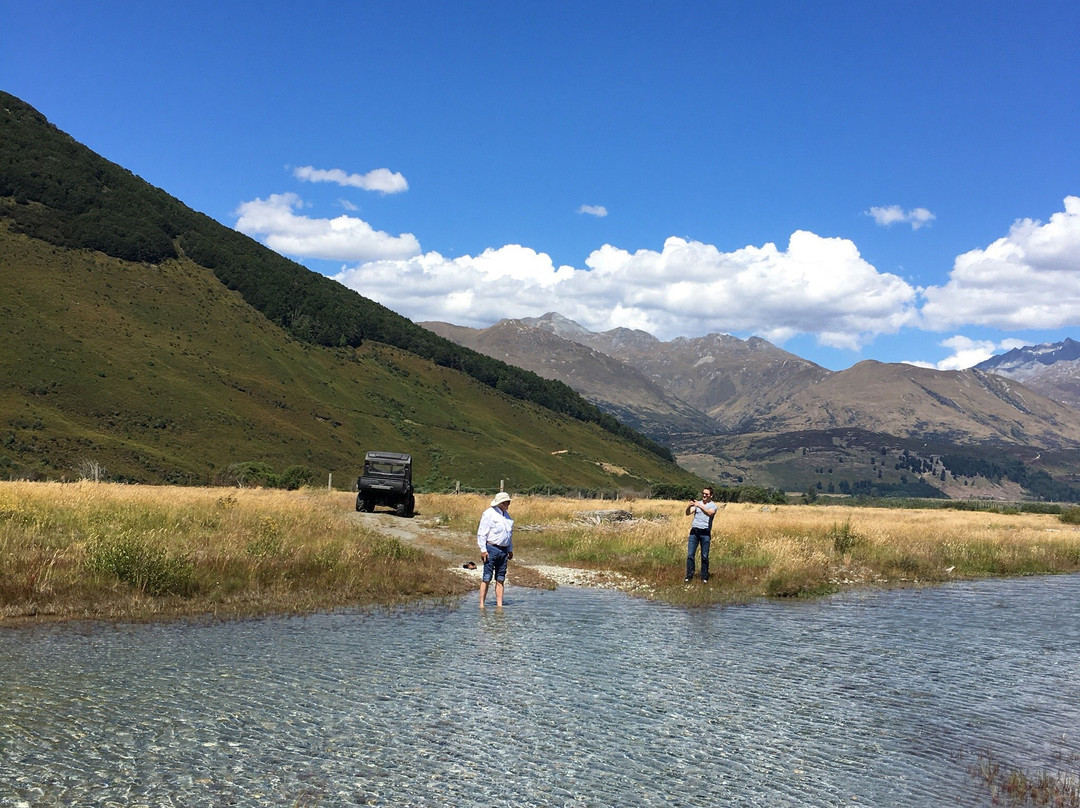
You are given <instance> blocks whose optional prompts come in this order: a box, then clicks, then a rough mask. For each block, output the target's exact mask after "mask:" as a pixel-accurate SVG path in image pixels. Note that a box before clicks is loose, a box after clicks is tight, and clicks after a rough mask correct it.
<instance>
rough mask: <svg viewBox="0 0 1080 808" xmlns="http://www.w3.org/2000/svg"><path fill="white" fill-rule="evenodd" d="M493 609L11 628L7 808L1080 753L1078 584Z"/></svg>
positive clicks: (840, 794)
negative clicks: (718, 604)
mask: <svg viewBox="0 0 1080 808" xmlns="http://www.w3.org/2000/svg"><path fill="white" fill-rule="evenodd" d="M478 612H479V610H478V609H477V608H476V606H475V597H470V598H468V599H466V600H463V601H462V602H461V605H460V607H459V608H456V609H446V608H427V609H418V610H411V611H404V612H391V613H387V612H379V613H375V614H346V613H338V614H329V615H318V616H314V617H307V618H287V619H281V618H278V619H260V620H246V621H234V622H208V623H194V624H192V623H171V624H160V625H134V626H120V627H117V626H103V625H85V624H83V625H74V626H72V625H67V626H48V627H37V628H30V629H6V630H2V631H0V806H4V807H5V808H6V807H7V806H46V805H80V806H110V805H124V806H128V805H152V806H162V805H163V806H184V807H185V808H188V807H189V806H225V805H239V806H261V805H274V806H304V807H310V806H315V805H318V806H325V807H326V808H329V806H352V805H387V806H389V805H393V806H491V805H494V806H503V805H505V806H541V805H544V806H546V805H553V806H565V805H572V806H586V805H588V806H654V805H655V806H660V805H663V806H771V807H773V808H775V807H776V806H840V805H843V806H858V805H863V806H882V807H884V806H889V807H892V806H913V807H914V806H917V807H918V808H926V806H938V805H981V804H986V798H985V796H984V795H982V793H981V792H980V790H979V785H978V782H977V780H976V779H975V778H973V776H972V774H971V770H972V768H973V767H975V766H976V764H977V757H978V755H979V753H981V752H985V751H991V752H992V753H993V754H994V755H995V756H996V757H998V758H1000V759H1001V760H1003V761H1005V762H1007V763H1010V764H1014V765H1020V766H1023V767H1025V768H1029V769H1037V768H1043V767H1047V768H1055V767H1059V766H1060V763H1058V762H1057V761H1058V756H1060V755H1062V754H1064V755H1066V756H1075V755H1077V754H1078V753H1080V576H1062V577H1050V578H1027V579H1020V580H1008V581H985V582H980V583H973V584H967V583H964V584H953V585H949V586H945V587H940V588H935V589H927V590H921V591H918V590H907V591H891V592H865V593H857V594H846V595H842V596H837V597H833V598H829V599H825V600H820V601H815V602H812V603H776V602H771V603H757V604H754V605H750V606H743V607H734V608H731V607H729V608H715V609H707V610H693V611H687V610H682V609H677V608H672V607H668V606H663V605H658V604H655V603H647V602H645V601H641V600H635V599H632V598H629V597H626V596H623V595H621V594H619V593H616V592H610V591H595V590H584V589H575V588H569V587H567V588H562V589H559V590H558V591H556V592H546V591H539V590H528V589H520V588H508V590H507V605H506V608H505V609H503V610H502V611H500V612H497V611H496V610H495V609H494V608H491V607H489V609H488V611H487V613H478ZM1071 770H1072V771H1076V765H1075V763H1073V764H1072V765H1071Z"/></svg>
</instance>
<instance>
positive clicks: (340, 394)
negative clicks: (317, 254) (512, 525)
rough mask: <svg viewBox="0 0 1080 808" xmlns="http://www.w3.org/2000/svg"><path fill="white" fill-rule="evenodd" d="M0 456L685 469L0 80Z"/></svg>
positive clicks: (438, 479) (509, 475) (482, 473)
mask: <svg viewBox="0 0 1080 808" xmlns="http://www.w3.org/2000/svg"><path fill="white" fill-rule="evenodd" d="M0 278H2V281H3V289H4V296H3V298H2V299H0V317H2V320H3V325H4V330H5V335H6V337H5V339H4V340H3V341H2V343H0V474H6V475H7V476H42V477H47V478H64V477H66V478H72V477H74V476H76V475H77V474H78V473H79V466H80V465H81V464H84V463H87V462H93V463H95V464H99V465H100V466H102V467H104V468H105V469H106V470H107V471H108V477H109V478H110V479H124V480H133V481H147V482H159V481H171V482H207V481H209V480H213V479H215V478H219V477H221V476H222V475H223V474H225V472H226V470H227V469H228V468H229V467H230V466H232V465H233V464H236V463H242V462H255V461H258V462H266V463H270V464H272V465H273V466H274V467H275V468H278V469H279V470H282V469H284V468H286V467H289V466H302V467H305V468H308V469H310V470H311V471H313V472H315V473H317V474H319V475H320V476H321V475H323V474H325V473H327V472H334V473H335V475H336V476H335V483H337V484H339V485H341V484H344V485H347V484H348V478H349V476H350V475H354V474H355V472H356V470H357V469H358V466H359V463H360V459H361V458H362V453H363V451H364V450H366V449H371V448H379V449H389V450H398V451H410V452H412V453H413V454H414V456H415V457H416V466H417V476H418V479H420V480H421V481H422V482H421V484H422V485H423V484H427V485H429V486H440V485H450V484H452V483H453V482H454V481H461V482H462V483H463V484H464V485H466V486H476V487H483V488H491V487H492V486H498V484H499V481H500V480H505V482H506V484H507V486H508V487H510V488H511V489H512V490H524V489H526V488H528V487H529V486H541V485H563V486H569V487H580V488H586V489H589V488H605V489H618V488H627V489H634V490H644V489H645V488H647V487H648V486H650V485H653V484H662V483H680V484H681V483H686V482H688V481H692V480H693V479H694V478H693V477H692V475H690V474H688V473H687V472H685V471H684V470H682V469H680V468H679V467H677V466H676V465H675V464H674V463H672V462H671V460H670V452H669V451H668V450H667V449H665V448H664V447H662V446H660V445H659V444H657V443H656V442H655V441H652V440H649V439H648V438H645V437H644V436H642V435H641V434H640V433H638V432H636V431H634V430H633V429H631V428H629V427H627V426H625V425H623V424H621V423H619V422H618V420H617V419H615V418H614V417H612V416H611V415H610V414H608V413H604V412H602V411H600V410H599V409H598V408H596V407H595V406H594V405H593V404H590V403H589V402H587V401H585V400H584V399H583V398H581V396H579V395H578V394H577V393H575V392H573V391H572V390H571V389H570V388H569V387H568V386H566V385H565V384H562V383H561V382H557V381H550V380H545V379H542V378H540V377H539V376H537V375H536V374H535V373H531V372H529V371H525V370H522V369H519V368H515V367H511V366H509V365H507V364H506V363H504V362H500V361H496V360H493V359H490V358H488V357H486V356H483V355H481V354H479V353H476V352H475V351H470V350H467V349H464V348H461V347H459V346H457V345H454V344H453V343H451V342H449V341H448V340H444V339H442V338H439V337H436V336H435V335H433V334H431V333H430V332H429V331H427V330H425V329H422V328H420V327H419V326H416V325H415V324H413V323H411V322H410V321H408V320H406V319H405V318H403V317H401V316H399V315H397V314H395V313H393V312H391V311H390V310H388V309H385V308H384V307H382V306H379V305H378V304H376V303H374V302H372V301H370V300H366V299H365V298H362V297H361V296H360V295H358V294H356V293H355V292H352V291H350V290H348V289H346V288H345V287H343V286H341V285H340V284H338V283H336V282H335V281H332V280H330V279H328V278H326V277H324V276H321V275H318V274H317V273H313V272H311V271H309V270H307V269H306V268H304V267H302V266H300V265H298V264H295V263H294V262H291V261H288V260H287V259H285V258H282V257H281V256H279V255H277V254H276V253H273V252H272V251H270V250H268V249H266V248H265V247H263V246H261V245H259V244H258V243H257V242H254V241H252V240H251V239H249V238H247V237H246V236H243V235H241V234H239V233H236V232H235V231H233V230H230V229H229V228H227V227H224V226H222V225H220V224H218V223H217V222H214V221H213V220H212V219H210V218H209V217H206V216H204V215H203V214H200V213H197V212H195V211H192V210H191V209H189V208H187V207H186V206H184V205H183V204H182V203H181V202H179V201H178V200H176V199H174V198H172V197H170V196H168V194H166V193H165V192H164V191H161V190H160V189H156V188H153V187H152V186H150V185H149V184H147V183H145V182H144V181H142V180H140V179H139V178H138V177H135V176H134V175H132V174H131V173H130V172H128V171H126V170H125V169H123V168H121V167H119V166H117V165H115V164H113V163H110V162H108V161H107V160H105V159H103V158H101V157H99V156H98V155H96V154H94V153H93V152H91V151H90V150H89V149H87V148H86V147H84V146H82V145H80V144H78V143H77V142H76V141H74V140H73V139H72V138H70V137H69V136H67V135H65V134H64V133H62V132H60V131H59V130H57V129H56V128H55V127H53V126H52V125H51V124H49V123H48V121H47V120H46V119H45V118H44V117H43V116H42V115H40V113H38V112H37V111H36V110H34V109H33V108H31V107H29V106H28V105H26V104H25V103H23V102H22V101H20V100H19V99H17V98H14V97H13V96H11V95H8V94H5V93H0Z"/></svg>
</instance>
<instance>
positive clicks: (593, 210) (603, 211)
mask: <svg viewBox="0 0 1080 808" xmlns="http://www.w3.org/2000/svg"><path fill="white" fill-rule="evenodd" d="M577 212H578V213H584V214H587V215H589V216H596V217H597V218H601V219H602V218H603V217H605V216H607V208H605V207H604V206H603V205H582V206H581V207H580V208H578V209H577Z"/></svg>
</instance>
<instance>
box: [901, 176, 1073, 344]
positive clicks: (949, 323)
mask: <svg viewBox="0 0 1080 808" xmlns="http://www.w3.org/2000/svg"><path fill="white" fill-rule="evenodd" d="M923 295H924V300H925V302H924V304H923V307H922V312H921V314H922V317H921V325H922V326H923V327H925V328H929V329H932V330H939V331H940V330H945V329H948V328H953V327H956V326H958V325H965V324H968V325H983V326H990V327H994V328H1002V329H1044V328H1064V327H1069V326H1076V325H1080V197H1076V196H1069V197H1066V198H1065V210H1064V211H1061V212H1057V213H1054V214H1053V215H1052V216H1051V217H1050V221H1048V222H1046V223H1045V224H1043V223H1042V222H1039V221H1036V220H1033V219H1021V220H1018V221H1017V222H1015V223H1014V224H1013V226H1012V227H1011V228H1010V229H1009V233H1008V235H1007V236H1004V237H1003V238H999V239H998V240H997V241H995V242H994V243H993V244H990V245H989V246H988V247H986V248H985V249H976V250H971V251H970V252H966V253H964V254H963V255H960V256H958V257H957V258H956V260H955V262H954V264H953V269H952V272H951V273H950V274H949V280H948V282H947V283H946V284H945V285H943V286H931V287H929V288H927V289H926V290H924V292H923Z"/></svg>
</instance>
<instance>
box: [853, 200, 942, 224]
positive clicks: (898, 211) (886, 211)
mask: <svg viewBox="0 0 1080 808" xmlns="http://www.w3.org/2000/svg"><path fill="white" fill-rule="evenodd" d="M866 215H867V216H872V217H873V218H874V221H875V222H877V223H878V224H879V225H881V226H882V227H890V226H892V225H894V224H910V225H911V229H912V230H918V229H919V228H920V227H923V226H924V225H927V224H930V222H932V221H933V220H934V219H936V218H937V217H936V216H935V215H934V214H933V213H931V212H930V211H928V210H927V209H926V208H912V209H911V210H908V211H905V210H904V209H903V208H901V207H900V206H899V205H889V206H887V207H881V208H870V210H868V211H866Z"/></svg>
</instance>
